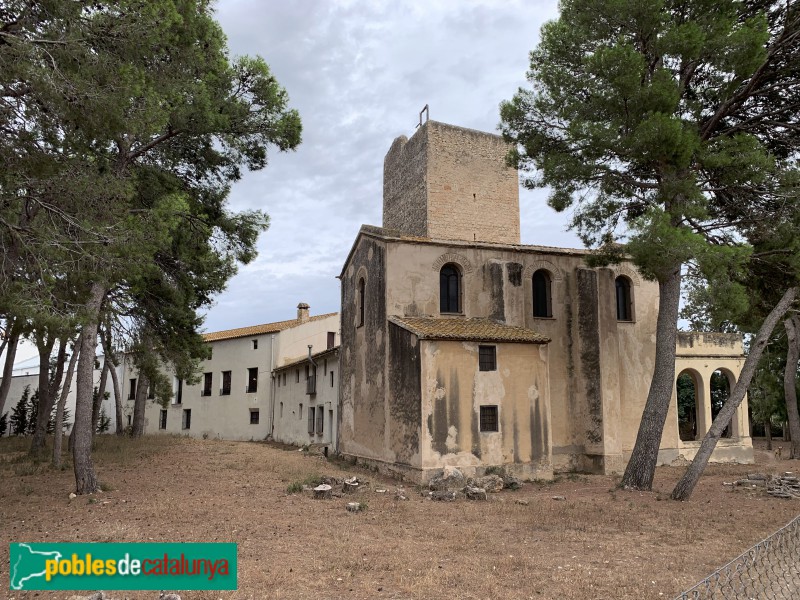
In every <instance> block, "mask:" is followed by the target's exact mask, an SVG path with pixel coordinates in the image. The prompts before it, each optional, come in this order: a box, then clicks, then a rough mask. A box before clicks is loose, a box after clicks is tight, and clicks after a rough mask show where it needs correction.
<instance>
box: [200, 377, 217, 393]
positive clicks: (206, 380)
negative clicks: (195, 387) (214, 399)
mask: <svg viewBox="0 0 800 600" xmlns="http://www.w3.org/2000/svg"><path fill="white" fill-rule="evenodd" d="M213 380H214V375H213V374H211V373H203V389H202V390H201V391H200V395H201V396H210V395H211V384H212V383H213Z"/></svg>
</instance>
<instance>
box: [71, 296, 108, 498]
mask: <svg viewBox="0 0 800 600" xmlns="http://www.w3.org/2000/svg"><path fill="white" fill-rule="evenodd" d="M104 295H105V291H104V290H103V287H102V286H101V285H100V284H98V283H93V284H92V288H91V292H90V297H89V300H88V302H87V304H86V308H87V313H88V314H87V320H86V324H85V325H84V327H83V332H82V335H81V345H80V356H79V357H78V376H77V398H76V401H75V425H74V426H73V427H72V435H71V436H70V437H71V438H72V440H73V442H72V459H73V465H74V469H75V492H76V493H77V494H93V493H94V492H96V491H97V475H96V474H95V472H94V464H93V463H92V395H93V392H94V360H95V351H96V348H97V326H98V321H99V315H100V306H101V304H102V303H103V296H104Z"/></svg>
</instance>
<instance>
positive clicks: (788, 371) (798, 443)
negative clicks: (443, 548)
mask: <svg viewBox="0 0 800 600" xmlns="http://www.w3.org/2000/svg"><path fill="white" fill-rule="evenodd" d="M783 325H784V327H786V336H787V338H788V340H789V349H788V351H787V352H786V368H785V369H784V371H783V395H784V398H786V414H787V415H788V417H789V433H790V435H791V438H792V443H791V444H790V445H789V457H790V458H800V413H798V410H797V361H798V360H800V318H799V317H798V316H797V315H791V316H790V317H788V318H787V319H785V320H784V321H783Z"/></svg>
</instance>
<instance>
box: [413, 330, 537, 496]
mask: <svg viewBox="0 0 800 600" xmlns="http://www.w3.org/2000/svg"><path fill="white" fill-rule="evenodd" d="M420 343H421V345H422V352H421V361H422V370H421V374H422V438H421V447H422V468H423V474H422V479H423V480H427V479H429V478H430V476H431V475H432V474H435V473H436V472H437V471H438V470H439V469H441V468H442V467H444V466H457V467H459V468H460V469H462V470H463V471H465V473H466V474H468V475H472V474H476V473H481V472H482V469H483V468H485V467H488V466H492V465H504V466H506V467H507V469H508V470H510V471H511V472H514V473H516V474H518V475H520V476H523V477H526V478H540V477H542V478H544V477H551V476H552V464H551V431H550V418H549V414H550V402H549V389H548V374H547V346H546V345H545V344H509V343H505V344H493V345H495V347H496V352H497V370H496V371H480V370H479V368H478V345H479V344H478V343H476V342H454V341H429V340H422V341H421V342H420ZM481 405H496V406H497V407H498V418H499V431H497V432H481V431H480V430H479V414H480V410H479V409H480V406H481Z"/></svg>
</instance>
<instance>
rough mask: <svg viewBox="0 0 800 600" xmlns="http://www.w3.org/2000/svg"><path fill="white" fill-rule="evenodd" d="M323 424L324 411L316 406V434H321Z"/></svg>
mask: <svg viewBox="0 0 800 600" xmlns="http://www.w3.org/2000/svg"><path fill="white" fill-rule="evenodd" d="M324 426H325V411H324V410H323V409H322V407H321V406H319V407H317V435H322V430H323V427H324Z"/></svg>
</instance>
